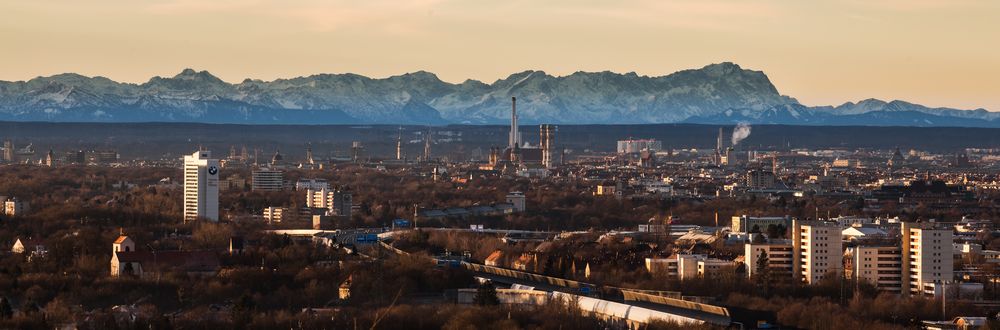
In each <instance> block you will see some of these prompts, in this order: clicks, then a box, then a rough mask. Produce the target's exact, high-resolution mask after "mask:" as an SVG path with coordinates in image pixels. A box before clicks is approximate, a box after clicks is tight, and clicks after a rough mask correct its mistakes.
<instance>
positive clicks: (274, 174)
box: [251, 168, 284, 191]
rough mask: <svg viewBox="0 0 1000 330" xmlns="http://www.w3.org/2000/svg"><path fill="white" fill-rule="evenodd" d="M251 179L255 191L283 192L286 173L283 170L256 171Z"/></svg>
mask: <svg viewBox="0 0 1000 330" xmlns="http://www.w3.org/2000/svg"><path fill="white" fill-rule="evenodd" d="M251 179H252V182H251V185H252V187H251V189H253V190H255V191H281V190H282V188H283V187H284V173H283V172H282V171H281V170H276V169H270V168H261V169H256V170H254V171H253V176H252V178H251Z"/></svg>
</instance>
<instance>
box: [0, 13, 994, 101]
mask: <svg viewBox="0 0 1000 330" xmlns="http://www.w3.org/2000/svg"><path fill="white" fill-rule="evenodd" d="M998 6H1000V5H998V4H996V3H991V2H987V1H951V2H936V1H915V2H914V1H876V2H861V1H848V2H837V3H834V2H825V1H824V2H810V3H808V4H805V3H795V2H787V1H763V2H757V3H752V4H749V3H742V2H730V1H709V2H689V1H672V2H650V1H629V2H616V3H614V4H598V3H575V2H574V3H566V2H554V3H545V4H536V3H526V2H514V3H505V4H488V3H468V2H453V1H415V2H405V3H397V2H391V3H390V2H384V1H375V2H364V3H352V2H311V1H310V2H299V3H295V4H286V3H279V2H273V1H210V2H196V1H160V2H154V3H130V2H120V1H97V2H88V3H86V4H84V3H73V2H58V6H53V5H52V3H44V4H42V3H5V4H2V5H0V11H2V12H4V13H7V15H5V16H8V17H5V20H4V22H3V23H0V35H3V36H4V37H5V39H6V40H8V45H9V47H8V51H9V53H8V59H9V60H8V61H4V62H3V63H0V80H7V81H17V80H27V79H31V78H33V77H36V76H48V75H53V74H58V73H64V72H77V73H81V74H84V75H88V76H105V77H109V78H111V79H114V80H119V81H127V82H134V83H139V82H144V81H146V80H148V78H149V77H152V76H157V75H158V76H172V75H173V74H176V73H177V72H179V71H180V70H181V69H183V68H187V67H192V68H197V69H199V70H208V71H210V72H212V73H214V74H216V75H218V76H219V77H220V78H222V79H223V80H225V81H229V82H238V81H241V80H242V79H245V78H251V79H264V80H273V79H278V78H291V77H296V76H303V75H309V74H314V73H347V72H351V73H357V74H362V75H367V76H373V77H387V76H392V75H397V74H402V73H405V72H414V71H418V70H426V71H430V72H434V73H436V74H438V75H439V77H440V78H441V79H442V80H445V81H448V82H453V83H458V82H461V81H462V80H464V79H476V80H481V81H484V82H492V81H493V80H496V79H500V78H504V77H505V75H507V74H510V73H512V72H520V71H524V70H531V69H534V70H542V71H545V72H547V73H549V74H552V75H557V76H562V75H567V74H571V73H573V72H576V71H588V72H593V71H604V70H610V71H614V72H620V73H626V72H636V73H638V74H640V75H649V76H659V75H665V74H669V73H672V72H675V71H678V70H683V69H688V68H694V67H699V66H702V65H705V64H708V63H716V62H722V61H732V62H735V63H738V64H740V65H742V66H744V67H747V68H751V69H754V70H761V71H764V72H767V73H768V75H769V77H770V78H771V79H772V81H773V82H774V83H775V85H777V86H780V87H781V90H782V92H783V93H784V94H787V95H791V96H794V97H796V98H798V99H799V101H800V102H802V103H803V104H807V105H837V104H841V103H844V102H847V101H858V100H862V99H866V98H879V99H886V100H893V99H901V100H907V101H910V102H915V103H920V104H925V105H928V106H947V107H955V108H961V109H976V108H985V109H988V110H991V111H998V110H1000V99H997V97H996V96H995V95H996V93H995V92H996V90H997V85H996V83H995V82H994V81H993V77H995V76H997V75H998V74H1000V60H998V59H1000V56H996V55H997V52H998V50H997V48H996V47H995V46H992V45H990V43H989V42H987V40H991V39H993V38H994V36H993V35H994V34H995V32H994V31H997V30H998V29H997V24H998V23H996V22H994V21H993V20H992V19H991V16H992V15H990V14H991V13H994V12H996V10H997V9H1000V7H998ZM400 54H406V56H400Z"/></svg>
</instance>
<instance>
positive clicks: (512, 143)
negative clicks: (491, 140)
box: [509, 97, 521, 150]
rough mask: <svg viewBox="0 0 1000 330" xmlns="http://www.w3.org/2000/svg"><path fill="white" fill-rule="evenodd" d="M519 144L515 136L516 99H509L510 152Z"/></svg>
mask: <svg viewBox="0 0 1000 330" xmlns="http://www.w3.org/2000/svg"><path fill="white" fill-rule="evenodd" d="M520 143H521V141H518V136H517V98H516V97H511V98H510V141H509V144H510V150H514V148H515V147H518V145H519V144H520Z"/></svg>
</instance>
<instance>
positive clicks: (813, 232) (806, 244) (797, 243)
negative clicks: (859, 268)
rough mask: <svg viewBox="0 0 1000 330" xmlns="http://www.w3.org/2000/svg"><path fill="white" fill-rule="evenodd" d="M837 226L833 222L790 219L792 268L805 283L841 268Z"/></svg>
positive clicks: (837, 271)
mask: <svg viewBox="0 0 1000 330" xmlns="http://www.w3.org/2000/svg"><path fill="white" fill-rule="evenodd" d="M840 234H841V229H840V226H839V225H837V224H836V223H827V222H821V221H799V220H793V221H792V252H793V253H794V255H795V258H794V259H792V268H793V271H794V273H795V276H796V277H797V278H798V279H800V280H801V281H802V282H803V283H806V284H815V283H818V282H820V281H822V280H824V279H828V278H830V277H837V276H840V274H841V273H842V271H843V270H844V263H843V248H842V247H843V244H842V241H841V236H840Z"/></svg>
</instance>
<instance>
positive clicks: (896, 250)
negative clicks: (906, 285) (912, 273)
mask: <svg viewBox="0 0 1000 330" xmlns="http://www.w3.org/2000/svg"><path fill="white" fill-rule="evenodd" d="M849 256H850V260H851V262H850V274H851V278H852V279H855V280H857V281H858V282H865V283H869V284H871V285H874V286H875V288H876V289H878V290H879V291H885V292H889V293H900V290H901V289H902V285H903V282H902V278H903V277H902V276H903V275H902V270H903V256H902V250H901V248H900V246H899V245H880V246H865V245H861V246H857V247H854V248H853V249H852V252H851V253H849Z"/></svg>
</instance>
